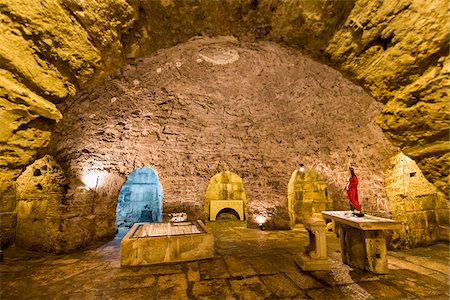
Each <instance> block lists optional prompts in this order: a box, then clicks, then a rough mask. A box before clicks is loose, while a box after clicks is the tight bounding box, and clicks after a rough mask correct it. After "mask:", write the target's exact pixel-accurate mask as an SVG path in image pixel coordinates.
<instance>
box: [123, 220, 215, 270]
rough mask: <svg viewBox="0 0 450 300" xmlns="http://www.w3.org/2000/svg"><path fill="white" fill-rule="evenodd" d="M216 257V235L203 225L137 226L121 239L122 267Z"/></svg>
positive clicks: (184, 223) (153, 224) (196, 222)
mask: <svg viewBox="0 0 450 300" xmlns="http://www.w3.org/2000/svg"><path fill="white" fill-rule="evenodd" d="M212 257H214V235H213V234H212V232H211V231H210V230H209V229H207V228H206V226H205V225H204V224H203V222H202V221H200V220H197V221H186V222H175V223H171V222H169V223H136V224H134V225H133V227H131V229H130V231H129V232H128V233H127V234H126V236H125V237H124V238H123V239H122V242H121V245H120V264H121V265H122V266H137V265H152V264H159V263H168V262H180V261H191V260H198V259H205V258H212Z"/></svg>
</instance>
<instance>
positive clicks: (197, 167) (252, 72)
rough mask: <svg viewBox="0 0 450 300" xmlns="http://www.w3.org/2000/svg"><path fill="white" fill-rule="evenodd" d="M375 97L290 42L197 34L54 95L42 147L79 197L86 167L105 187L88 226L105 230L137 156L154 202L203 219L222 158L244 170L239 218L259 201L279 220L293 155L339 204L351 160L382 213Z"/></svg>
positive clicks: (381, 147) (382, 148) (383, 150)
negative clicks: (49, 134)
mask: <svg viewBox="0 0 450 300" xmlns="http://www.w3.org/2000/svg"><path fill="white" fill-rule="evenodd" d="M381 106H382V105H381V104H380V103H378V102H376V101H375V100H374V99H373V98H371V97H370V96H369V95H367V94H366V93H365V92H364V91H363V90H362V89H361V88H360V87H358V86H356V85H354V84H352V83H351V82H349V81H348V80H346V79H345V78H343V77H342V75H340V74H339V73H338V72H336V71H334V70H333V69H331V68H329V67H327V66H324V65H322V64H320V63H317V62H315V61H313V60H311V59H310V58H308V57H306V56H304V55H302V54H301V53H299V52H298V51H294V50H291V49H288V48H283V47H280V46H278V45H277V44H274V43H271V42H262V43H239V42H238V41H237V40H235V39H233V38H229V37H222V38H218V39H208V38H197V39H195V40H193V41H191V42H188V43H185V44H181V45H179V46H177V47H174V48H171V49H167V50H164V51H162V50H161V51H159V52H158V54H157V55H155V56H151V57H146V58H143V59H140V60H138V61H137V62H136V63H135V64H133V65H128V66H127V67H126V68H124V69H123V70H120V71H119V72H117V73H116V74H113V75H112V76H111V78H110V79H109V80H107V81H105V83H104V84H103V85H102V86H100V87H99V88H96V89H94V90H93V91H92V93H91V94H90V95H89V96H87V97H85V98H84V99H80V100H79V102H78V103H77V105H72V106H69V107H66V108H63V107H62V106H61V109H62V110H63V112H64V114H65V115H66V116H67V117H66V118H65V119H63V120H62V121H61V122H59V123H58V125H57V128H56V130H55V132H54V135H53V136H54V139H53V140H52V142H51V147H50V150H51V152H52V153H54V155H56V157H57V159H58V160H59V161H61V162H62V164H63V167H64V169H65V170H66V173H67V174H68V177H69V178H70V179H71V185H70V191H69V193H71V194H72V195H73V196H72V197H73V198H77V199H78V198H79V199H80V200H79V201H78V204H79V205H84V204H85V203H89V201H90V200H89V198H87V199H86V200H85V201H82V200H81V199H82V198H83V196H82V195H80V194H78V193H77V190H81V189H82V187H83V186H84V184H83V183H82V178H83V175H85V174H87V173H88V172H89V170H90V169H96V170H98V172H104V174H103V175H102V177H103V178H104V180H106V181H110V182H112V183H111V184H112V185H113V186H114V187H115V188H114V189H110V188H105V187H103V184H102V185H99V190H100V189H101V190H102V192H100V191H99V192H98V195H99V197H98V198H97V200H96V202H95V209H94V210H95V211H97V212H102V213H103V216H99V215H96V216H95V221H96V224H95V227H96V229H95V230H97V231H98V230H103V232H105V233H107V234H111V233H112V232H113V230H114V226H113V225H112V226H111V225H110V224H109V222H110V221H111V220H114V218H115V205H116V203H117V195H118V190H119V188H120V185H121V184H123V182H124V180H125V178H126V176H127V175H128V174H129V173H130V172H131V171H133V170H134V169H135V168H137V167H140V166H143V165H146V166H149V167H151V168H152V169H154V170H156V171H157V172H158V175H159V178H160V181H161V184H162V186H163V190H164V198H163V212H164V213H169V212H180V211H185V212H187V213H188V215H189V216H190V217H192V218H201V219H203V218H204V214H203V208H204V207H205V195H206V191H207V186H208V183H209V181H210V179H211V177H213V176H214V175H216V174H217V173H219V172H221V171H224V170H229V171H231V172H233V173H235V174H237V175H238V176H240V177H241V178H242V180H243V184H244V188H245V192H246V197H247V212H248V222H249V225H250V226H256V223H255V220H254V217H255V215H258V214H261V213H263V214H264V215H267V216H268V224H266V227H267V228H288V227H289V216H288V211H287V190H288V189H287V185H288V182H289V179H290V176H291V174H292V171H293V170H295V169H296V168H297V167H298V165H299V163H300V162H302V163H304V164H305V165H306V166H308V167H310V168H312V169H314V170H316V172H318V173H319V174H321V175H322V176H323V178H324V180H325V181H326V182H327V184H328V187H329V192H330V195H331V196H332V197H333V199H334V201H335V208H337V209H347V208H348V205H347V200H345V197H344V194H343V191H342V186H343V184H344V183H345V181H346V179H347V176H348V174H347V172H348V165H349V164H350V163H351V164H353V165H354V166H355V168H356V170H357V171H358V175H359V176H360V181H361V185H360V187H361V189H360V193H361V199H362V202H363V204H364V205H365V207H366V210H367V211H368V212H369V211H370V212H374V213H380V214H383V213H384V214H387V212H388V210H387V202H386V195H385V192H384V183H383V172H384V169H385V168H387V162H388V158H389V157H390V156H392V155H393V154H394V153H396V151H397V150H396V148H395V147H393V146H392V145H391V144H390V142H388V141H387V140H386V139H385V138H384V137H383V134H382V132H381V130H380V129H379V128H378V127H377V126H376V124H375V123H374V120H375V117H376V116H377V115H378V113H379V111H380V110H381ZM362 112H364V113H362ZM114 177H115V178H117V180H115V179H114V180H115V181H114V180H113V179H111V178H114ZM119 178H120V180H119ZM102 180H103V179H102ZM68 202H69V201H68ZM74 205H75V204H74ZM77 212H80V213H81V212H82V209H76V208H75V207H74V210H73V213H77ZM101 220H103V221H101Z"/></svg>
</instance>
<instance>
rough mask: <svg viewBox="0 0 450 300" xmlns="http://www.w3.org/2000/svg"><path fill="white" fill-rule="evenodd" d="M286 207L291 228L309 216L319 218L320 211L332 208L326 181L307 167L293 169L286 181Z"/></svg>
mask: <svg viewBox="0 0 450 300" xmlns="http://www.w3.org/2000/svg"><path fill="white" fill-rule="evenodd" d="M288 209H289V217H290V222H291V228H293V227H294V226H295V224H303V222H304V221H306V220H307V219H309V218H312V217H315V218H317V217H319V218H321V217H322V215H321V212H322V211H325V210H333V199H332V198H331V195H330V194H329V193H328V188H327V183H326V181H324V180H323V179H322V178H321V176H320V174H318V173H317V172H315V171H314V170H312V169H309V168H302V170H294V172H292V175H291V179H290V180H289V183H288Z"/></svg>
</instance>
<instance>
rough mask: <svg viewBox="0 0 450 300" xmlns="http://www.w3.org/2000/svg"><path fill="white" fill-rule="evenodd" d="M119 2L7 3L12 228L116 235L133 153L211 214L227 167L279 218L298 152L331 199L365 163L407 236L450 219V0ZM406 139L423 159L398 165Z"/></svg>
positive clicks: (368, 202)
mask: <svg viewBox="0 0 450 300" xmlns="http://www.w3.org/2000/svg"><path fill="white" fill-rule="evenodd" d="M72 2H73V3H75V2H76V5H75V4H74V5H72V4H69V3H72ZM100 2H101V3H100ZM106 2H108V1H50V0H46V1H43V0H14V1H3V2H2V5H0V19H1V21H2V22H1V29H2V30H0V41H1V43H0V45H1V46H0V58H1V59H0V60H1V61H2V66H1V70H0V109H1V111H0V124H2V126H1V128H0V221H1V222H0V225H1V226H0V227H1V228H0V246H2V247H3V245H10V244H13V243H14V242H15V241H16V245H19V244H21V245H22V247H29V248H39V247H40V248H41V249H44V250H50V251H60V250H61V251H66V250H70V249H76V248H79V247H82V246H85V245H89V244H91V243H93V242H95V241H96V240H99V239H102V238H105V237H110V236H112V235H113V234H114V231H115V225H116V223H115V222H116V207H117V204H118V195H119V191H120V189H121V188H122V186H123V184H124V182H125V181H126V178H127V176H128V175H129V174H130V173H131V172H132V171H133V170H134V169H135V168H136V166H138V167H141V166H152V167H154V168H155V169H157V170H158V172H160V174H164V177H163V178H161V181H162V184H163V185H164V210H165V212H181V211H184V212H186V213H188V215H189V217H191V218H199V219H204V218H205V211H204V208H205V194H206V191H207V188H208V182H209V180H210V178H211V177H212V176H214V175H215V174H217V173H219V172H222V171H224V170H230V171H232V172H234V173H236V174H238V175H239V176H240V177H241V178H242V180H243V184H244V185H245V193H246V197H247V206H246V211H247V214H248V216H249V217H248V219H247V220H248V225H249V226H251V225H252V224H251V222H254V220H255V218H256V217H261V218H262V217H264V218H266V223H267V224H266V228H273V229H281V228H287V227H288V225H289V219H290V217H289V216H290V214H289V211H288V205H287V199H286V198H287V195H286V191H287V190H288V187H287V185H288V182H289V178H290V174H291V173H292V170H293V169H295V168H296V167H297V166H298V163H299V162H302V163H304V164H305V166H309V167H311V168H312V169H314V170H315V171H317V172H318V174H320V175H321V176H322V178H323V180H324V181H325V182H326V184H327V192H328V196H329V197H330V198H331V199H332V203H333V209H347V208H348V204H347V201H346V199H345V196H344V194H343V192H342V185H343V183H345V181H346V178H347V177H348V174H347V171H348V166H349V165H350V164H352V165H355V167H356V170H357V174H358V177H360V186H359V188H360V189H359V191H360V193H361V194H360V201H361V202H362V205H363V207H364V210H365V211H366V212H368V213H374V214H379V215H381V216H385V217H392V218H397V219H399V220H404V221H405V222H406V223H407V224H408V226H405V229H404V231H402V234H401V235H400V236H399V240H400V241H399V245H404V244H405V245H407V246H414V245H417V244H421V243H428V242H432V241H435V240H436V238H437V237H436V236H437V235H438V229H439V228H440V224H444V225H446V226H448V222H447V223H446V222H445V221H446V220H448V201H447V200H448V195H449V193H448V191H449V186H450V185H449V184H448V183H449V168H448V165H449V159H450V156H449V141H448V130H449V123H448V114H449V104H450V102H449V101H448V69H449V65H450V60H449V56H448V10H447V9H445V8H446V7H447V3H446V1H443V0H430V1H422V0H412V1H400V2H398V1H364V0H355V1H259V2H258V1H240V0H239V1H238V0H229V1H199V2H198V3H197V2H196V4H195V5H191V1H187V0H182V1H157V0H155V1H126V0H121V1H112V2H111V1H110V2H111V3H115V4H114V5H107V4H105V3H106ZM108 3H109V2H108ZM255 3H256V5H254V4H255ZM258 3H259V4H258ZM56 25H58V26H56ZM199 36H201V37H199ZM211 36H214V37H219V38H216V39H209V38H208V37H211ZM224 36H229V37H224ZM279 43H281V44H282V45H284V46H281V45H280V44H279ZM10 49H14V51H11V50H10ZM297 50H300V51H297ZM305 54H307V55H305ZM321 62H322V63H325V64H327V65H328V66H325V65H323V64H322V63H321ZM339 72H341V73H339ZM342 74H345V76H346V78H344V76H343V75H342ZM347 79H350V81H349V80H347ZM355 84H356V85H355ZM366 92H367V93H366ZM399 153H404V154H405V155H406V156H407V157H409V158H411V159H412V160H413V163H414V168H416V167H417V171H414V172H415V173H416V175H415V176H412V175H410V174H412V173H414V172H405V173H401V174H402V175H401V176H400V175H398V173H397V170H403V169H406V167H403V165H404V161H403V160H401V161H402V162H401V163H398V164H397V163H396V164H395V167H394V168H393V169H392V170H391V169H389V168H390V158H392V157H395V156H396V155H398V154H399ZM411 164H412V163H411ZM50 166H51V168H50ZM44 167H47V170H46V169H45V168H44ZM38 170H39V171H38ZM35 172H36V173H35ZM39 173H40V174H41V175H39ZM35 174H36V175H35ZM385 174H387V175H386V177H385ZM391 175H392V176H391ZM393 175H395V176H393ZM419 175H423V177H422V176H419ZM419 179H420V180H422V179H423V180H424V182H425V181H426V182H427V183H430V184H431V185H428V184H427V185H425V184H424V185H420V187H419V186H418V185H417V184H416V181H417V180H419ZM410 183H411V184H410ZM407 184H408V186H407ZM16 188H17V190H16ZM16 191H17V193H16ZM226 191H227V192H228V191H229V190H228V189H227V190H226ZM316 192H317V191H316ZM291 215H292V212H291ZM257 223H260V222H259V221H258V222H257ZM268 224H270V226H268ZM253 225H255V224H253ZM256 225H257V224H256ZM438 225H439V226H438ZM44 233H45V234H44ZM44 235H45V236H44ZM394 238H396V237H394Z"/></svg>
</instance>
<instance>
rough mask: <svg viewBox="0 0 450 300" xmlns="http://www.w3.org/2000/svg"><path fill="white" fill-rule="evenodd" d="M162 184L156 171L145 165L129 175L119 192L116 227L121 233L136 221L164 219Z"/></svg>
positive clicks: (159, 220) (158, 220)
mask: <svg viewBox="0 0 450 300" xmlns="http://www.w3.org/2000/svg"><path fill="white" fill-rule="evenodd" d="M162 194H163V192H162V186H161V183H160V182H159V179H158V174H157V173H156V171H154V170H152V169H150V168H148V167H143V168H140V169H136V170H134V171H133V172H131V173H130V175H128V178H127V181H126V182H125V184H124V185H123V186H122V189H121V190H120V193H119V200H118V203H117V209H116V227H117V228H118V230H119V235H120V234H121V232H123V231H127V230H128V229H129V228H130V227H131V226H132V225H133V224H134V223H139V222H161V221H162Z"/></svg>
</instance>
